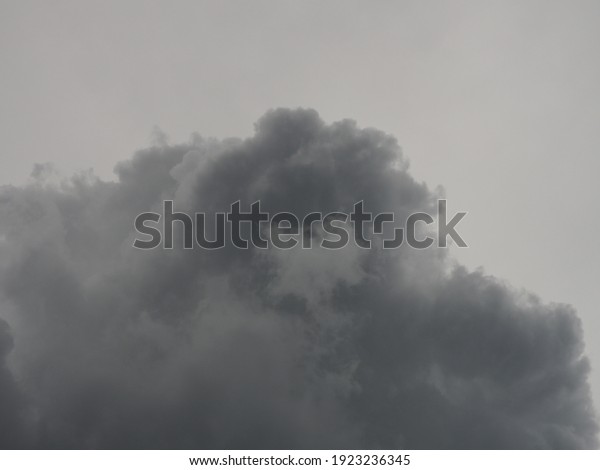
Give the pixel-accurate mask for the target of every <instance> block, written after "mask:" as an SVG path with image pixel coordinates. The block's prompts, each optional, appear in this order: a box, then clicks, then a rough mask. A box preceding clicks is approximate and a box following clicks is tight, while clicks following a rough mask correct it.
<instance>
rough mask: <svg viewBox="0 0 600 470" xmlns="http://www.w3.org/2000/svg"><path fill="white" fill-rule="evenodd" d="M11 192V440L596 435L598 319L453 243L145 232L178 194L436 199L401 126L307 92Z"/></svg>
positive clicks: (302, 443)
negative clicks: (213, 135)
mask: <svg viewBox="0 0 600 470" xmlns="http://www.w3.org/2000/svg"><path fill="white" fill-rule="evenodd" d="M116 171H117V174H118V181H116V182H103V181H100V180H98V179H96V178H94V177H93V176H91V175H79V176H76V177H73V178H71V179H70V180H68V181H63V182H62V183H49V182H48V181H47V180H46V179H45V176H44V175H45V173H46V172H44V171H37V172H36V173H37V179H36V180H35V181H33V182H32V183H31V184H29V185H27V186H24V187H19V188H16V187H4V188H2V190H1V192H0V295H1V298H0V299H1V300H0V308H1V310H0V317H1V320H0V447H7V448H11V447H25V448H55V447H57V448H122V447H125V448H246V449H247V448H322V447H325V448H399V447H404V448H589V447H595V446H596V445H597V442H596V430H597V427H596V422H595V419H594V411H593V408H592V404H591V400H590V396H589V389H588V385H587V374H588V370H589V365H588V361H587V359H586V358H585V357H584V356H583V345H582V332H581V325H580V322H579V320H578V318H577V316H576V314H575V313H574V312H573V310H572V309H571V308H570V307H568V306H565V305H555V304H553V305H546V304H543V303H542V302H540V300H539V299H537V298H536V297H535V296H533V295H531V294H528V293H525V292H518V291H515V290H513V289H511V288H510V287H509V286H506V285H505V284H503V283H502V282H500V281H498V280H496V279H495V278H493V277H490V276H486V275H484V274H483V273H482V272H468V271H467V270H466V269H464V268H462V267H460V266H456V265H455V264H453V263H452V262H451V261H449V260H448V259H447V257H446V255H445V252H444V251H443V250H438V249H429V250H422V251H421V250H413V249H410V248H400V249H397V250H391V251H390V250H385V251H384V250H382V249H379V248H377V247H376V246H374V247H373V249H371V250H363V249H359V248H357V247H355V246H348V247H346V248H344V249H342V250H337V251H327V250H323V249H321V248H318V247H315V248H313V249H311V250H303V249H301V248H297V249H292V250H287V251H284V250H258V249H249V250H239V249H234V248H225V249H222V250H215V251H207V250H201V249H197V250H191V251H190V250H183V249H180V248H176V249H174V250H163V249H156V250H152V251H142V250H136V249H135V248H133V247H132V240H133V238H134V236H135V233H134V229H133V220H134V218H135V216H136V215H137V214H139V213H140V212H143V211H149V210H155V211H159V209H160V207H161V203H162V201H163V200H165V199H173V200H174V201H175V206H176V209H178V210H181V211H191V212H193V211H204V212H207V213H212V212H216V211H224V210H226V209H227V208H228V207H229V204H230V203H232V202H234V201H236V200H238V199H239V200H241V201H242V206H243V207H248V205H249V204H250V203H252V202H254V201H256V200H260V201H261V203H262V208H263V210H266V211H269V212H272V213H273V212H277V211H280V210H287V211H291V212H294V213H295V214H296V215H298V216H302V215H303V214H306V213H308V212H311V211H315V210H316V211H323V212H330V211H344V212H350V211H351V208H352V205H353V204H354V203H355V202H356V201H360V200H364V201H365V206H366V208H367V209H369V210H371V211H373V212H382V211H389V210H393V211H394V212H395V213H396V214H398V215H400V216H406V215H408V214H410V213H412V212H415V211H419V210H420V211H428V212H430V213H432V212H431V211H433V208H434V207H435V199H436V194H434V193H433V192H432V191H430V190H428V189H427V187H426V186H425V185H423V184H419V183H417V182H415V181H414V179H413V178H412V177H411V176H410V175H409V173H408V172H407V165H406V162H405V161H404V160H403V158H402V156H401V153H400V149H399V147H398V146H397V143H396V141H395V140H394V139H393V138H392V137H390V136H388V135H385V134H384V133H382V132H379V131H377V130H373V129H359V128H357V126H356V125H355V124H354V123H353V122H352V121H342V122H338V123H334V124H331V125H326V124H324V123H323V122H322V121H321V119H320V118H319V116H318V115H317V113H316V112H314V111H311V110H284V109H280V110H275V111H271V112H268V113H267V114H266V115H265V116H263V117H262V118H261V119H260V120H259V122H258V123H257V125H256V133H255V135H254V136H253V137H252V138H249V139H246V140H235V139H231V140H224V141H216V140H210V139H208V140H206V139H202V138H199V137H195V138H194V139H192V142H191V143H190V144H187V145H177V146H167V145H158V146H155V147H152V148H149V149H146V150H142V151H139V152H138V153H137V154H136V155H135V156H134V157H133V158H132V159H131V160H129V161H126V162H123V163H121V164H119V165H118V166H117V169H116Z"/></svg>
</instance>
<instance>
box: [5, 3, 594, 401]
mask: <svg viewBox="0 0 600 470" xmlns="http://www.w3.org/2000/svg"><path fill="white" fill-rule="evenodd" d="M599 22H600V4H599V3H598V2H595V1H569V2H566V1H564V2H555V1H525V2H523V1H512V2H506V1H503V2H476V1H471V2H461V1H452V2H450V1H448V2H441V1H435V2H432V1H418V2H417V1H415V2H383V1H382V2H366V1H365V2H348V1H344V2H341V1H338V2H316V1H315V2H287V1H277V2H276V1H271V2H198V1H194V2H192V1H190V2H183V1H179V2H177V1H171V2H149V1H126V2H122V1H119V2H113V1H102V2H76V1H55V2H42V1H36V2H30V1H19V2H16V1H13V2H8V1H1V2H0V60H1V63H2V69H1V70H2V73H1V74H0V103H1V106H0V170H1V171H0V183H14V184H17V183H22V182H24V181H26V180H27V178H28V175H29V173H30V171H31V168H32V166H33V164H34V163H36V162H53V163H55V164H56V165H57V167H58V169H59V170H60V171H61V172H63V173H66V174H68V173H71V172H73V171H76V170H80V169H87V168H90V167H91V168H94V170H95V172H96V173H97V174H99V175H100V176H102V177H104V178H112V177H113V176H112V168H113V166H114V164H115V163H116V162H117V161H119V160H123V159H126V158H128V157H129V156H130V155H131V154H132V153H133V151H135V150H136V149H138V148H141V147H144V146H146V145H147V143H148V141H149V138H150V137H149V136H150V134H151V131H152V129H153V128H154V126H158V127H159V128H160V129H162V130H163V131H164V132H166V133H167V134H168V135H169V137H170V140H171V142H178V141H182V140H187V139H188V137H189V135H190V134H191V133H192V132H194V131H198V132H199V133H201V134H202V135H205V136H217V137H225V136H229V135H232V136H248V135H250V134H251V133H252V132H253V128H252V123H253V122H254V121H255V120H256V119H257V118H258V117H259V116H261V115H262V114H263V113H264V111H265V110H266V109H268V108H271V107H276V106H288V107H295V106H303V107H314V108H315V109H317V110H318V111H319V113H320V114H321V116H322V117H323V118H324V119H325V120H326V121H329V122H331V121H334V120H338V119H341V118H346V117H350V118H353V119H356V120H357V121H358V123H359V125H361V126H374V127H377V128H379V129H382V130H385V131H387V132H390V133H392V134H394V135H395V136H397V138H398V140H399V142H400V144H401V146H402V147H403V149H404V153H405V155H406V156H407V157H408V158H409V159H410V161H411V168H412V174H413V175H414V176H415V177H416V178H417V179H419V180H424V181H426V182H427V183H428V184H429V185H430V186H431V187H435V186H436V185H438V184H441V185H443V186H444V187H445V188H446V191H447V197H448V200H449V209H450V211H454V210H467V211H469V215H468V217H467V218H466V219H465V220H464V222H462V223H461V224H462V229H461V234H463V237H464V238H465V240H466V241H467V242H468V243H469V245H470V248H468V249H464V250H460V251H457V252H456V256H457V257H458V259H459V260H460V261H461V262H463V263H465V264H466V265H467V266H469V267H472V268H475V267H477V266H480V265H481V266H483V267H484V268H485V270H486V272H488V273H490V274H493V275H496V276H499V277H501V278H505V279H507V280H509V281H510V282H511V283H512V284H514V285H515V286H517V287H526V288H528V289H531V290H532V291H534V292H536V293H538V294H540V295H541V296H542V297H543V298H544V299H545V300H549V301H561V302H568V303H572V304H573V305H574V306H575V307H576V308H577V310H578V311H579V313H580V315H581V317H582V318H583V320H584V325H585V332H586V336H587V348H588V352H589V355H590V357H591V359H592V366H593V367H594V366H595V367H596V368H597V367H600V342H599V341H598V333H597V332H598V331H600V319H599V316H598V313H597V305H598V300H599V299H598V296H599V294H598V289H597V283H598V279H599V278H600V248H598V243H597V241H596V234H597V233H598V231H599V229H600V222H598V220H597V219H596V218H595V217H593V214H594V212H595V203H596V197H597V196H598V195H599V194H598V192H599V191H598V187H599V186H598V183H597V177H598V176H597V175H598V171H599V170H600V164H599V163H598V155H597V154H598V148H599V147H600V132H599V131H600V93H599V92H598V90H597V87H598V85H597V84H598V83H600V54H598V51H597V48H598V44H600V30H599V29H598V24H599ZM593 381H594V387H595V397H596V402H597V403H600V374H598V373H595V374H594V375H593Z"/></svg>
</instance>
